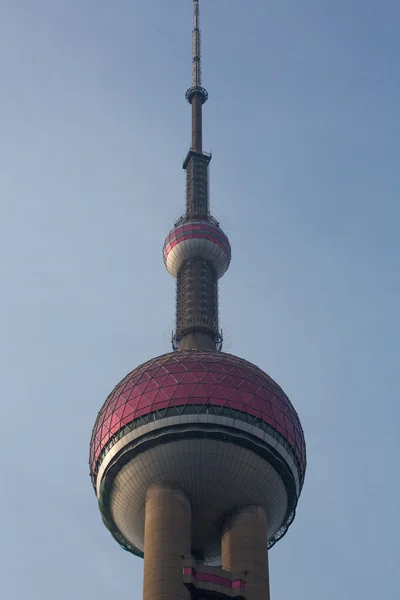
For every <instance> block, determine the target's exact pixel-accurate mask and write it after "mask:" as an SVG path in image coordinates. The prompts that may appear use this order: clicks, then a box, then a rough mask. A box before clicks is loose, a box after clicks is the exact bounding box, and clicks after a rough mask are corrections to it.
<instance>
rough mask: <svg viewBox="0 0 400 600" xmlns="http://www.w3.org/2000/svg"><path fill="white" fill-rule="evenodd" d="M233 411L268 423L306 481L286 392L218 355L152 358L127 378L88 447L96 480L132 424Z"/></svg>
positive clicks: (243, 365) (302, 450)
mask: <svg viewBox="0 0 400 600" xmlns="http://www.w3.org/2000/svg"><path fill="white" fill-rule="evenodd" d="M187 405H192V406H195V407H199V405H208V406H212V407H214V408H215V407H220V408H221V409H222V408H224V407H225V408H230V409H233V410H236V411H239V412H240V413H245V414H247V415H251V416H252V417H254V418H255V419H256V420H257V419H258V420H261V421H263V422H264V423H267V424H268V425H269V426H271V427H272V428H273V429H274V430H276V431H277V432H278V433H279V434H280V436H282V437H283V438H284V440H286V442H287V443H288V444H289V446H290V448H291V449H292V450H293V452H294V454H295V456H296V458H297V461H298V464H299V470H300V473H299V475H300V480H301V481H302V480H303V477H304V472H305V466H306V453H305V441H304V434H303V430H302V427H301V425H300V421H299V418H298V416H297V413H296V411H295V410H294V408H293V406H292V404H291V403H290V401H289V399H288V397H287V396H286V395H285V393H284V392H283V391H282V389H281V388H280V387H279V386H278V385H277V384H276V383H275V382H274V381H273V380H272V379H271V378H270V377H269V376H268V375H266V373H264V372H263V371H261V369H259V368H258V367H256V366H255V365H252V364H251V363H249V362H247V361H246V360H243V359H241V358H238V357H236V356H233V355H230V354H224V353H216V352H201V351H196V350H193V351H184V352H176V353H170V354H165V355H163V356H160V357H158V358H154V359H152V360H150V361H148V362H147V363H144V364H143V365H141V366H139V367H137V368H136V369H134V370H133V371H132V372H131V373H129V374H128V375H127V376H126V377H125V378H124V379H123V380H122V381H121V382H120V383H119V384H118V385H117V386H116V387H115V388H114V390H113V391H112V392H111V394H110V395H109V396H108V398H107V400H106V401H105V403H104V405H103V407H102V408H101V410H100V412H99V414H98V416H97V420H96V424H95V426H94V429H93V433H92V439H91V444H90V467H91V473H92V478H94V477H95V475H96V472H97V469H98V462H99V459H100V458H101V453H102V450H103V449H104V448H105V447H106V446H107V445H109V444H110V442H111V441H112V439H113V437H114V436H115V435H116V434H117V433H118V432H119V431H120V430H122V429H123V428H124V427H126V426H127V425H129V424H130V423H132V422H133V421H135V420H137V419H140V418H144V417H146V416H148V415H149V414H150V413H155V412H159V411H165V410H166V409H168V408H172V407H177V408H178V409H179V408H180V407H183V408H184V407H185V406H187Z"/></svg>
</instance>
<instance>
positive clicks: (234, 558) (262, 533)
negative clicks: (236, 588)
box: [222, 506, 270, 600]
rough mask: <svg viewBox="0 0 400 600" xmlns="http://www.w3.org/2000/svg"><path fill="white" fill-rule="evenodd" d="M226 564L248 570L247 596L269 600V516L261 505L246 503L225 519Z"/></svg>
mask: <svg viewBox="0 0 400 600" xmlns="http://www.w3.org/2000/svg"><path fill="white" fill-rule="evenodd" d="M222 568H223V569H225V570H226V571H235V572H239V573H244V572H246V581H247V592H246V597H247V600H269V597H270V596H269V576H268V552H267V517H266V514H265V511H264V509H263V508H261V506H246V507H245V508H243V509H241V510H240V511H238V512H237V513H236V514H234V515H232V516H231V517H230V518H229V519H227V521H226V522H225V524H224V526H223V530H222Z"/></svg>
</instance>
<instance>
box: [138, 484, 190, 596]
mask: <svg viewBox="0 0 400 600" xmlns="http://www.w3.org/2000/svg"><path fill="white" fill-rule="evenodd" d="M144 536H145V537H144V574H143V575H144V576H143V600H190V593H189V591H188V590H187V588H186V587H185V586H184V585H183V583H182V568H183V567H182V555H186V556H188V555H190V552H191V508H190V504H189V501H188V499H187V497H186V496H185V494H184V493H183V492H182V491H181V490H180V489H178V488H175V487H173V486H169V485H168V484H164V483H160V484H155V485H152V486H151V487H150V488H149V490H148V492H147V496H146V508H145V530H144Z"/></svg>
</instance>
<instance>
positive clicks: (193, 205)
mask: <svg viewBox="0 0 400 600" xmlns="http://www.w3.org/2000/svg"><path fill="white" fill-rule="evenodd" d="M208 163H209V157H208V156H207V155H202V154H197V153H194V152H192V153H191V156H190V159H189V161H188V163H187V166H186V212H187V215H188V216H189V217H190V218H191V219H195V218H201V217H204V216H206V215H208V213H209V210H210V207H209V204H210V203H209V188H208Z"/></svg>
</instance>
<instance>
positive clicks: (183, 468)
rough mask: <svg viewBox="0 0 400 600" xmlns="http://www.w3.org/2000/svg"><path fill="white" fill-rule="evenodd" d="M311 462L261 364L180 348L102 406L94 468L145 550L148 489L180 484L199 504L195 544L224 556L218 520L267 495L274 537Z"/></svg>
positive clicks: (114, 525)
mask: <svg viewBox="0 0 400 600" xmlns="http://www.w3.org/2000/svg"><path fill="white" fill-rule="evenodd" d="M305 467H306V452H305V441H304V435H303V430H302V427H301V425H300V421H299V418H298V416H297V414H296V411H295V410H294V408H293V406H292V404H291V403H290V401H289V399H288V397H287V396H286V395H285V393H284V392H283V391H282V389H281V388H280V387H279V386H278V385H277V384H276V383H275V382H274V381H273V380H272V379H271V378H270V377H269V376H268V375H267V374H266V373H264V372H263V371H261V370H260V369H259V368H257V367H256V366H255V365H252V364H251V363H249V362H247V361H245V360H243V359H241V358H238V357H236V356H232V355H229V354H225V353H222V352H212V351H209V352H202V351H197V350H191V351H181V352H175V353H170V354H165V355H163V356H160V357H158V358H154V359H152V360H150V361H148V362H146V363H144V364H143V365H141V366H139V367H137V368H136V369H134V370H133V371H132V372H131V373H129V374H128V375H127V376H126V377H125V378H124V379H123V380H122V381H121V382H120V383H119V384H118V385H117V386H116V387H115V388H114V390H113V391H112V392H111V394H110V395H109V396H108V398H107V400H106V402H105V403H104V405H103V407H102V409H101V410H100V412H99V414H98V417H97V420H96V424H95V427H94V429H93V434H92V439H91V444H90V470H91V476H92V481H93V484H94V486H95V489H96V493H97V496H98V498H99V504H100V509H101V512H102V516H103V520H104V522H105V524H106V526H107V527H108V528H109V530H110V531H111V533H112V534H113V536H114V537H115V538H116V539H117V541H118V542H119V543H120V544H121V545H122V546H123V547H124V548H125V549H128V550H130V551H131V552H134V553H136V554H139V555H141V554H142V551H143V540H144V508H143V507H144V503H145V495H146V490H147V489H148V488H149V486H150V485H152V484H153V483H157V482H160V481H161V482H162V481H164V482H169V483H172V484H176V485H177V486H178V487H180V488H181V489H182V490H183V491H184V492H185V493H186V494H187V496H188V498H189V500H190V502H191V505H192V513H193V523H192V528H193V548H194V550H196V552H199V553H200V554H201V555H202V557H203V559H204V560H205V561H206V562H208V563H209V564H218V561H219V560H220V527H221V525H222V523H223V520H224V519H225V518H226V517H227V515H229V514H231V513H232V512H234V511H235V510H237V509H238V508H240V507H241V506H246V505H248V504H259V505H261V506H262V507H263V508H264V509H265V510H266V512H267V515H268V519H269V538H268V540H269V545H272V544H273V543H275V542H276V541H277V540H278V539H279V538H280V537H282V535H283V534H284V533H285V531H286V530H287V528H288V526H289V525H290V523H291V521H292V519H293V516H294V511H295V507H296V504H297V500H298V497H299V495H300V491H301V488H302V484H303V480H304V474H305Z"/></svg>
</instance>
